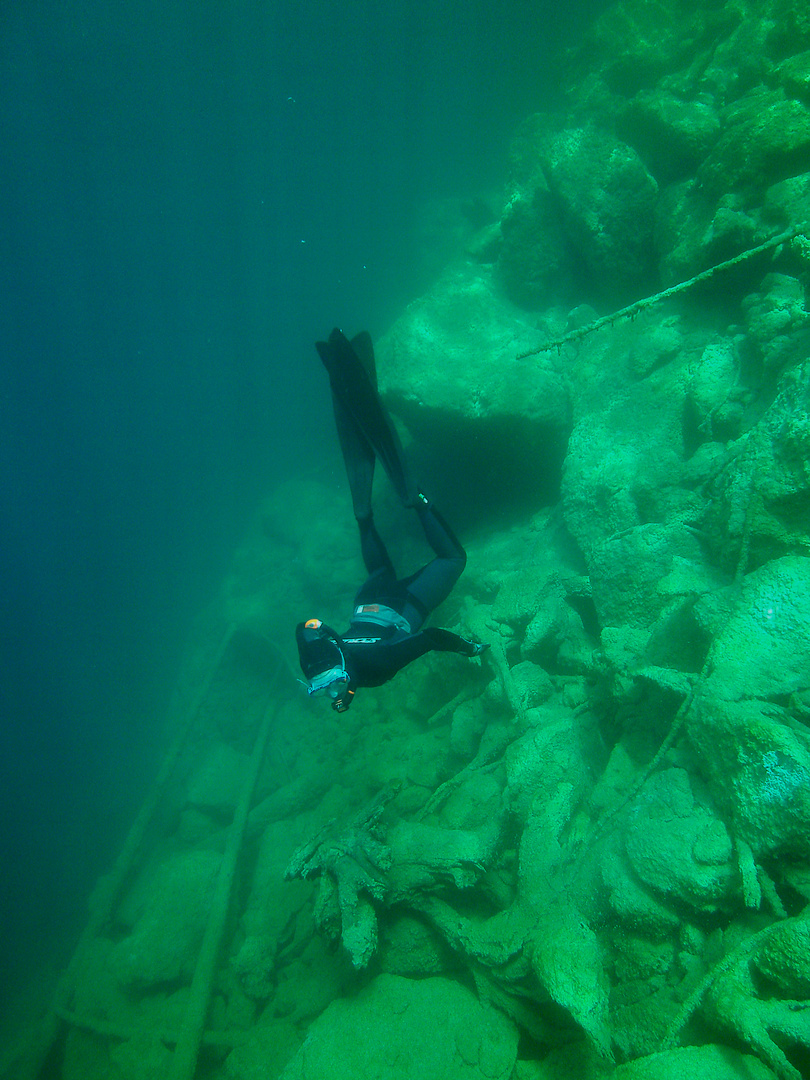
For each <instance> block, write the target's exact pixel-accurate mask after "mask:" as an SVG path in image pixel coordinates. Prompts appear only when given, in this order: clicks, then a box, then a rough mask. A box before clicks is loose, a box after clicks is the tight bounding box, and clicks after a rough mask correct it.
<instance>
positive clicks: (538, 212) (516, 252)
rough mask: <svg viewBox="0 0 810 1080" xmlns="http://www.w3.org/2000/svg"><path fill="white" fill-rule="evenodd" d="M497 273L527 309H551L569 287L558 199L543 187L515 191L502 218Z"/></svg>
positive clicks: (508, 291)
mask: <svg viewBox="0 0 810 1080" xmlns="http://www.w3.org/2000/svg"><path fill="white" fill-rule="evenodd" d="M501 232H502V234H503V243H502V245H501V250H500V258H499V260H498V268H497V269H498V276H499V278H500V280H501V281H502V282H503V285H504V288H505V289H506V294H507V296H508V297H509V298H510V300H513V301H514V302H515V303H516V304H519V305H520V306H521V307H525V308H530V309H532V308H540V307H550V306H552V305H553V304H554V303H557V302H559V301H560V300H561V299H562V298H564V297H566V296H568V295H569V294H570V291H571V286H572V281H573V274H574V265H573V256H572V252H571V248H570V246H569V244H568V241H567V239H566V236H565V233H564V231H563V227H562V221H561V218H560V210H559V206H558V205H557V203H556V202H555V201H554V199H553V197H552V195H551V194H550V192H549V191H548V189H547V188H545V187H544V186H543V187H537V188H536V189H535V191H534V193H533V194H532V195H531V196H521V195H516V196H515V197H514V198H513V199H511V200H510V202H509V204H508V206H507V208H506V210H505V212H504V215H503V217H502V218H501Z"/></svg>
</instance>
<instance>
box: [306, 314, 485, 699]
mask: <svg viewBox="0 0 810 1080" xmlns="http://www.w3.org/2000/svg"><path fill="white" fill-rule="evenodd" d="M317 349H318V353H319V354H320V357H321V359H322V360H323V363H324V366H325V367H326V369H327V371H328V372H329V382H330V386H331V390H332V403H333V407H334V414H335V424H336V427H337V433H338V437H339V441H340V447H341V450H342V452H343V460H344V462H345V464H346V474H347V477H348V480H349V488H350V490H351V495H352V506H353V509H354V514H355V517H356V519H357V524H358V527H359V529H360V546H361V550H362V554H363V561H364V563H365V565H366V570H367V572H368V575H369V576H368V578H367V580H366V581H365V583H364V584H363V585H362V587H361V588H360V590H359V592H358V593H357V596H356V597H355V603H354V611H353V616H352V620H351V623H350V626H349V629H348V630H347V631H346V633H345V634H343V635H340V634H337V633H335V631H334V630H332V629H331V628H330V627H328V626H324V625H323V624H322V623H321V622H320V620H318V619H313V620H310V621H309V622H308V623H306V624H304V623H301V624H299V626H298V627H297V628H296V636H297V638H298V648H299V656H300V659H301V668H302V670H303V672H304V674H305V675H306V676H307V680H308V682H309V683H310V686H311V687H312V685H313V681H315V680H317V677H318V675H319V674H320V673H325V674H326V676H327V677H329V676H332V682H331V683H327V684H324V686H321V687H318V689H325V688H326V687H327V685H334V684H337V685H339V686H341V687H342V688H343V689H342V690H340V692H338V691H337V690H335V692H334V693H332V694H331V695H330V696H331V697H332V699H333V700H332V707H333V708H334V709H337V711H338V712H343V711H344V710H345V709H347V708H348V707H349V705H350V703H351V700H352V697H353V695H354V691H355V689H356V688H357V687H358V686H380V685H382V683H384V682H387V681H388V680H389V679H390V678H392V676H394V675H396V673H397V672H398V671H401V670H402V668H404V667H405V666H406V665H407V664H410V663H411V662H412V661H413V660H416V659H417V658H418V657H420V656H424V654H425V653H427V652H431V651H438V652H455V653H460V654H461V655H462V656H477V655H479V654H480V653H481V652H482V651H483V649H485V648H487V646H485V645H480V644H477V643H475V642H472V641H467V640H466V639H465V638H462V637H460V636H459V635H458V634H454V633H452V631H450V630H443V629H441V628H440V627H434V626H429V627H426V628H424V629H422V626H423V623H424V622H425V619H426V618H427V616H428V615H429V614H430V612H431V611H433V609H434V608H436V607H438V605H439V604H440V603H441V602H442V601H443V600H445V599H446V598H447V596H448V595H449V593H450V591H451V590H452V588H453V586H454V585H455V584H456V582H457V581H458V579H459V577H460V575H461V573H462V571H463V570H464V567H465V565H466V562H467V556H466V554H465V552H464V548H463V547H462V546H461V544H460V543H459V541H458V540H457V539H456V537H455V535H454V534H453V532H452V530H451V529H450V527H449V525H448V524H447V523H446V522H445V521H444V519H443V518H442V516H441V515H440V514H439V512H438V511H437V510H436V508H435V507H434V506H432V505H431V504H430V503H429V501H428V500H427V499H426V498H425V496H424V495H423V494H422V493H421V492H420V491H419V489H418V488H417V487H416V484H415V483H414V481H413V478H412V476H411V473H410V470H409V468H408V463H407V461H406V459H405V456H404V454H403V452H402V446H401V444H400V441H399V437H398V436H397V433H396V429H395V428H394V426H393V424H392V423H391V420H390V418H389V416H388V414H387V412H386V411H385V409H384V408H383V405H382V402H381V401H380V398H379V395H378V393H377V372H376V364H375V361H374V349H373V346H372V344H371V338H370V337H369V336H368V334H366V333H362V334H358V335H357V337H355V338H354V339H353V340H352V341H349V340H348V338H346V336H345V335H344V334H343V333H342V332H341V331H340V330H337V329H336V330H333V331H332V333H331V334H330V336H329V340H328V341H320V342H318V343H317ZM377 461H379V462H380V463H381V464H382V466H383V468H384V469H385V472H386V474H387V475H388V478H389V479H390V481H391V483H392V485H393V487H394V490H395V491H396V493H397V495H398V496H399V498H400V501H401V502H402V505H403V506H405V507H409V508H412V509H413V510H415V511H416V514H417V515H418V517H419V521H420V523H421V525H422V529H423V530H424V533H425V539H426V540H427V542H428V544H429V545H430V547H431V548H432V549H433V552H434V554H435V558H434V559H432V560H431V561H430V562H429V563H428V564H427V565H426V566H423V567H422V569H421V570H418V571H417V572H416V573H415V574H411V576H410V577H407V578H403V579H398V578H397V576H396V572H395V570H394V567H393V565H392V563H391V559H390V557H389V555H388V552H387V551H386V550H385V545H384V544H383V542H382V540H381V539H380V535H379V533H378V532H377V529H376V527H375V525H374V521H373V519H372V512H371V492H372V481H373V478H374V466H375V464H376V462H377ZM330 642H331V644H329V643H330ZM342 670H345V672H346V674H347V675H348V676H349V680H348V684H347V683H346V680H345V678H340V677H339V673H340V672H341V671H342ZM311 692H314V691H311ZM336 694H337V696H336Z"/></svg>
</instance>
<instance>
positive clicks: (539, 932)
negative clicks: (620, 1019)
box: [531, 906, 612, 1060]
mask: <svg viewBox="0 0 810 1080" xmlns="http://www.w3.org/2000/svg"><path fill="white" fill-rule="evenodd" d="M531 947H532V969H533V971H534V973H535V974H536V975H537V978H538V979H539V981H540V984H541V986H542V987H543V988H544V989H545V990H546V991H547V992H548V994H549V996H550V997H551V999H552V1001H555V1002H556V1003H557V1004H558V1005H561V1006H562V1007H563V1008H564V1009H565V1010H566V1011H567V1012H568V1013H570V1015H571V1016H572V1017H573V1018H574V1020H576V1022H577V1023H578V1024H579V1025H580V1026H581V1027H582V1028H583V1030H584V1031H585V1032H586V1034H587V1035H588V1036H590V1038H591V1039H592V1040H593V1043H594V1045H595V1046H596V1048H597V1049H598V1051H599V1052H600V1054H602V1055H603V1056H604V1057H605V1058H607V1059H608V1060H611V1059H612V1052H611V1048H610V1043H611V1039H610V1025H609V1019H608V996H609V983H608V979H607V975H606V974H605V971H604V967H603V963H602V957H601V949H600V947H599V942H598V940H597V938H596V935H595V934H594V932H593V930H592V929H591V928H590V926H588V924H587V923H586V922H585V920H584V919H583V918H582V916H581V914H580V913H579V912H578V911H576V910H575V909H572V908H571V907H570V906H567V907H566V908H565V909H562V908H557V909H556V910H554V911H549V912H545V913H543V914H541V915H540V916H539V917H538V922H537V925H536V927H535V929H534V932H533V934H532V938H531Z"/></svg>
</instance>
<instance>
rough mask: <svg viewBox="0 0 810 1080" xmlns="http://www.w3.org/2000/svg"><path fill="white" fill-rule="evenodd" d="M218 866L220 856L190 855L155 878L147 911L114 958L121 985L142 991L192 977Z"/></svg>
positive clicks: (159, 870) (157, 872)
mask: <svg viewBox="0 0 810 1080" xmlns="http://www.w3.org/2000/svg"><path fill="white" fill-rule="evenodd" d="M220 861H221V856H220V855H219V853H218V852H213V851H190V852H187V853H185V854H182V855H175V856H173V857H171V858H168V859H166V860H164V862H162V863H161V864H160V865H159V866H158V867H157V868H156V870H155V871H154V872H153V873H152V875H151V876H150V882H149V891H148V894H146V901H145V905H144V909H143V912H142V914H141V915H140V917H139V918H138V920H137V922H136V923H135V926H134V927H133V929H132V932H131V933H130V934H128V935H127V936H126V937H125V938H122V940H121V941H119V942H118V943H117V944H116V946H115V948H114V949H113V952H112V954H111V957H110V964H111V966H112V967H113V969H114V970H115V972H116V976H117V978H118V980H119V982H120V983H121V984H122V985H124V986H127V987H131V988H133V989H140V990H143V989H145V988H147V987H153V986H156V985H159V984H161V983H171V982H175V981H177V980H178V979H181V978H190V977H191V975H192V973H193V971H194V967H195V964H196V962H197V954H198V952H199V948H200V944H201V942H202V937H203V933H204V931H205V927H206V924H207V921H208V913H209V911H210V907H211V901H212V898H213V891H214V884H215V882H216V877H217V874H218V871H219V865H220Z"/></svg>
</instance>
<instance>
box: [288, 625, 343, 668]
mask: <svg viewBox="0 0 810 1080" xmlns="http://www.w3.org/2000/svg"><path fill="white" fill-rule="evenodd" d="M295 640H296V642H297V643H298V659H299V661H300V663H301V670H302V671H303V673H304V676H305V677H306V678H307V680H310V679H313V678H314V677H315V676H316V675H319V674H320V673H321V672H324V671H328V670H329V669H330V668H335V667H340V668H342V667H343V666H344V659H343V651H342V649H341V648H340V645H339V644H338V642H339V640H340V639H339V638H338V636H337V634H335V633H334V631H332V630H330V629H329V627H328V626H325V625H324V624H323V623H322V622H320V620H319V619H309V620H308V621H307V622H305V623H299V624H298V626H296V628H295Z"/></svg>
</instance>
